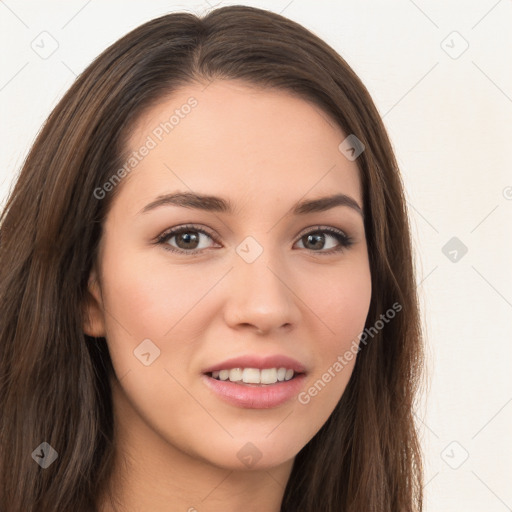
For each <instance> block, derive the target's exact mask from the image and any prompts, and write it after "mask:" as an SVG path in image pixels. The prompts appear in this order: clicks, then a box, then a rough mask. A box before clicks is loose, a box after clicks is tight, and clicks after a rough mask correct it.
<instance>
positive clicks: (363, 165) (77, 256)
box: [0, 6, 422, 512]
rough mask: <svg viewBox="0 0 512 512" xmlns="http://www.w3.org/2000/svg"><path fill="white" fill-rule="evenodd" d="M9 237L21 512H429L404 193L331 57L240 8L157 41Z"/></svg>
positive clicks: (7, 441)
mask: <svg viewBox="0 0 512 512" xmlns="http://www.w3.org/2000/svg"><path fill="white" fill-rule="evenodd" d="M1 222H2V224H1V232H0V233H1V237H0V273H1V280H0V301H1V303H0V304H1V306H0V307H1V311H2V324H1V327H0V329H1V330H0V350H1V362H0V385H1V393H0V412H1V415H0V417H1V419H0V425H1V427H0V428H1V437H0V438H1V450H0V453H1V457H0V477H1V478H0V509H1V510H4V511H8V512H21V511H24V512H27V511H34V512H35V511H36V510H37V511H38V512H50V511H62V510H75V511H90V510H97V511H100V512H107V511H116V510H119V511H121V510H122V511H126V512H128V511H132V510H133V511H135V510H151V511H153V512H159V511H163V510H165V511H174V510H189V511H195V510H197V511H199V512H201V511H214V510H221V509H222V510H224V511H227V510H247V511H269V512H274V511H287V512H296V511H299V510H300V511H328V512H334V511H340V510H344V511H358V512H360V511H362V510H368V511H370V510H371V511H373V510H378V511H390V512H391V511H393V512H395V511H410V510H418V511H419V510H421V501H422V491H421V481H422V466H421V454H420V447H419V443H418V438H417V433H416V430H415V426H414V421H413V403H414V397H415V394H416V392H417V386H418V382H419V377H420V370H421V366H422V349H421V332H420V323H419V313H418V305H417V297H416V291H415V285H414V283H415V280H414V272H413V264H412V255H411V242H410V233H409V227H408V223H407V213H406V209H405V201H404V197H403V190H402V184H401V180H400V176H399V171H398V168H397V164H396V161H395V158H394V155H393V152H392V149H391V145H390V142H389V140H388V137H387V135H386V131H385V129H384V127H383V124H382V121H381V119H380V118H379V115H378V112H377V110H376V108H375V106H374V104H373V102H372V100H371V98H370V96H369V94H368V92H367V90H366V89H365V87H364V86H363V84H362V83H361V81H360V80H359V79H358V77H357V76H356V75H355V74H354V72H353V71H352V70H351V68H350V67H349V66H348V65H347V63H346V62H345V61H344V60H343V59H342V58H341V57H340V56H339V55H338V54H336V53H335V51H334V50H333V49H332V48H330V47H329V46H328V45H326V44H325V43H324V42H323V41H321V40H320V39H318V38H317V37H316V36H315V35H313V34H312V33H310V32H309V31H307V30H306V29H304V28H303V27H301V26H300V25H298V24H296V23H294V22H292V21H290V20H287V19H286V18H284V17H282V16H279V15H277V14H274V13H271V12H268V11H264V10H260V9H255V8H251V7H242V6H232V7H224V8H220V9H217V10H214V11H212V12H211V13H209V14H208V15H206V16H204V17H203V18H198V17H196V16H194V15H192V14H188V13H187V14H185V13H174V14H169V15H166V16H163V17H161V18H158V19H155V20H152V21H150V22H148V23H146V24H144V25H142V26H140V27H138V28H137V29H135V30H133V31H132V32H131V33H129V34H128V35H126V36H125V37H123V38H122V39H120V40H119V41H117V42H116V43H114V44H113V45H112V46H111V47H110V48H108V49H107V50H105V52H103V53H102V54H101V55H100V56H99V57H98V58H97V59H96V60H95V61H94V62H93V63H92V64H91V65H90V66H89V67H88V68H87V69H86V70H85V71H84V72H83V73H82V75H81V76H80V77H79V78H78V79H77V81H76V82H75V84H74V85H73V86H72V87H71V89H70V90H69V91H68V93H67V94H66V95H65V96H64V98H63V99H62V100H61V101H60V102H59V104H58V105H57V107H56V108H55V109H54V111H53V112H52V114H51V115H50V117H49V118H48V121H47V122H46V124H45V126H44V127H43V129H42V131H41V133H40V134H39V136H38V138H37V140H36V142H35V144H34V146H33V148H32V150H31V152H30V154H29V156H28V158H27V160H26V162H25V164H24V167H23V169H22V172H21V174H20V176H19V178H18V180H17V182H16V186H15V187H14V190H13V191H12V193H11V195H10V197H9V199H8V202H7V204H6V207H5V210H4V211H3V214H2V217H1Z"/></svg>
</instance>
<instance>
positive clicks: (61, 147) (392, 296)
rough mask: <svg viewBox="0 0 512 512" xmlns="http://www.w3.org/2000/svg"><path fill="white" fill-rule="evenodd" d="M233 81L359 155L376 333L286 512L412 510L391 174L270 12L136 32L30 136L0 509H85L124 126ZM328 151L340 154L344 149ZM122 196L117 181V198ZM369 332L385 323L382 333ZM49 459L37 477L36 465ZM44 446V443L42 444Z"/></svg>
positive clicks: (317, 67)
mask: <svg viewBox="0 0 512 512" xmlns="http://www.w3.org/2000/svg"><path fill="white" fill-rule="evenodd" d="M214 79H240V80H244V81H245V82H247V83H250V84H254V85H258V86H262V87H268V88H278V89H282V90H286V91H289V92H292V93H294V94H297V95H299V96H300V97H302V98H304V99H306V100H307V101H311V102H314V103H315V104H316V105H317V106H318V107H320V108H321V109H322V110H323V111H324V112H326V113H327V114H329V115H330V116H331V117H332V118H333V119H334V120H336V121H337V123H338V124H339V126H340V127H341V129H342V130H343V132H344V133H345V134H347V135H348V134H353V135H355V136H356V137H357V138H358V139H359V140H360V141H361V142H362V143H363V144H364V145H365V147H366V150H365V151H364V152H363V153H362V154H361V155H360V156H359V157H358V159H357V164H358V166H359V169H360V176H361V182H362V187H363V199H364V210H365V230H366V237H367V244H368V251H369V258H370V269H371V279H372V298H371V304H370V310H369V314H368V318H367V322H366V326H367V327H368V328H369V329H370V328H372V326H374V325H375V324H376V322H378V321H379V319H382V315H384V314H385V312H386V310H388V309H389V308H390V307H391V305H392V304H395V303H398V304H399V305H400V306H401V309H400V313H399V314H397V315H396V317H395V318H394V319H393V320H392V321H389V322H387V323H386V325H385V326H384V327H383V328H382V329H378V330H377V329H375V328H374V331H377V332H375V333H372V336H371V339H368V340H367V342H366V343H365V345H364V347H363V348H362V350H361V351H360V352H359V354H358V356H357V360H356V364H355V368H354V371H353V374H352V376H351V379H350V381H349V383H348V386H347V388H346V390H345V392H344V394H343V396H342V398H341V400H340V401H339V403H338V404H337V406H336V408H335V410H334V411H333V413H332V415H331V416H330V417H329V419H328V421H327V422H326V423H325V425H324V426H323V427H322V428H321V430H320V431H319V432H318V433H317V434H316V435H315V436H314V438H313V439H312V440H311V441H310V442H309V443H308V444H307V445H306V446H305V447H304V448H303V449H302V450H301V451H300V452H299V453H298V455H297V457H296V459H295V462H294V466H293V469H292V473H291V477H290V479H289V481H288V483H287V486H286V490H285V494H284V498H283V503H282V507H281V511H282V512H297V511H301V512H318V511H322V512H334V511H337V512H339V511H340V510H343V511H345V512H350V511H352V512H361V511H365V512H367V511H379V512H385V511H388V512H405V511H411V510H416V511H420V510H421V509H422V462H421V450H420V445H419V442H418V435H417V431H416V428H415V423H414V412H413V408H414V405H415V397H416V393H417V392H418V386H419V384H420V377H421V375H422V373H421V369H422V366H423V349H422V341H421V340H422V335H421V328H420V317H419V308H418V300H417V295H416V288H415V279H414V268H413V259H412V250H411V239H410V231H409V225H408V219H407V211H406V205H405V199H404V194H403V185H402V182H401V178H400V175H399V170H398V166H397V162H396V160H395V157H394V154H393V151H392V147H391V144H390V141H389V139H388V136H387V134H386V130H385V128H384V126H383V123H382V120H381V118H380V116H379V114H378V112H377V110H376V108H375V106H374V104H373V101H372V99H371V98H370V95H369V93H368V91H367V89H366V88H365V87H364V85H363V84H362V83H361V81H360V79H359V78H358V77H357V76H356V74H355V73H354V72H353V71H352V69H351V68H350V67H349V65H348V64H347V63H346V62H345V60H344V59H343V58H342V57H340V56H339V55H338V54H337V53H336V52H335V51H334V50H333V49H332V48H330V47H329V46H328V45H327V44H326V43H324V42H323V41H322V40H321V39H319V38H318V37H317V36H315V35H314V34H312V33H311V32H309V31H308V30H306V29H305V28H303V27H302V26H300V25H298V24H297V23H295V22H293V21H290V20H288V19H286V18H284V17H282V16H280V15H278V14H275V13H272V12H269V11H265V10H261V9H256V8H252V7H244V6H231V7H223V8H219V9H216V10H213V11H211V12H210V13H208V14H207V15H205V16H204V17H202V18H201V17H197V16H195V15H193V14H190V13H173V14H168V15H165V16H162V17H160V18H158V19H154V20H152V21H150V22H147V23H145V24H144V25H142V26H140V27H138V28H136V29H135V30H133V31H132V32H130V33H129V34H127V35H126V36H124V37H123V38H122V39H120V40H119V41H117V42H116V43H114V44H113V45H112V46H110V47H109V48H108V49H106V50H105V51H104V52H103V53H102V54H101V55H100V56H99V57H97V58H96V59H95V60H94V62H93V63H92V64H91V65H90V66H89V67H88V68H87V69H86V70H85V71H84V72H83V73H82V74H81V75H80V76H79V77H78V79H77V80H76V82H75V83H74V84H73V86H72V87H71V88H70V90H69V91H68V92H67V94H66V95H65V96H64V97H63V98H62V100H61V101H60V102H59V104H58V105H57V106H56V107H55V109H54V110H53V112H52V113H51V115H50V116H49V118H48V120H47V121H46V123H45V125H44V126H43V128H42V130H41V132H40V133H39V135H38V137H37V139H36V141H35V143H34V145H33V147H32V149H31V151H30V153H29V155H28V157H27V158H26V161H25V163H24V165H23V168H22V170H21V174H20V175H19V178H18V179H17V182H16V184H15V187H14V189H13V190H12V193H11V194H10V196H9V198H8V201H7V203H6V206H5V209H4V210H3V212H2V214H1V217H0V222H1V231H0V311H1V316H2V317H1V325H0V510H2V511H3V512H36V511H37V512H57V511H59V512H60V511H62V510H74V511H77V512H82V511H84V512H85V511H89V510H94V509H95V506H96V500H97V499H98V496H99V495H100V493H101V492H102V491H103V489H104V485H105V483H106V482H107V481H108V480H109V478H110V476H111V473H112V468H113V453H114V446H113V416H112V398H111V392H110V386H109V375H110V374H111V372H112V364H111V361H110V357H109V353H108V348H107V344H106V340H105V339H104V338H98V339H95V338H90V337H88V336H87V335H85V334H84V333H83V329H82V326H83V320H84V310H83V304H84V301H85V300H86V294H87V284H88V277H89V274H90V271H91V268H92V265H93V263H94V262H95V261H96V258H97V248H98V243H99V240H100V237H101V234H102V224H103V221H104V219H105V216H106V214H107V212H108V210H109V205H110V204H111V202H112V199H113V197H114V195H115V194H116V193H118V192H119V189H120V188H121V187H120V186H119V187H115V188H114V190H113V191H111V192H109V193H108V194H107V195H106V197H105V198H104V199H102V200H98V198H97V197H96V195H95V194H94V191H95V190H96V189H97V187H100V186H101V185H102V184H104V183H106V182H107V181H108V180H109V178H110V177H111V176H112V175H113V174H115V172H116V170H118V169H119V168H120V167H121V166H122V165H123V155H124V153H125V151H126V140H127V139H126V137H127V134H129V132H130V127H131V126H132V125H133V123H134V122H135V121H136V120H137V119H138V118H139V117H140V116H141V114H142V113H143V112H145V111H146V110H147V109H148V108H149V107H151V106H153V105H154V104H156V103H158V101H159V100H161V99H162V98H163V97H164V96H167V95H169V94H171V93H172V92H173V91H175V90H177V89H178V88H180V87H182V86H186V85H187V84H191V83H197V82H199V83H208V81H211V80H214ZM340 142H341V141H340ZM121 185H122V184H121ZM381 323H382V322H381ZM43 442H47V443H48V444H49V445H50V446H51V447H52V448H54V449H55V450H56V452H57V454H58V458H57V460H56V462H54V463H53V464H52V465H51V466H49V467H48V468H46V469H43V468H41V467H40V466H39V465H38V464H36V463H35V462H34V460H35V459H34V460H33V456H31V455H32V453H33V452H34V450H36V449H37V448H38V447H39V446H40V445H41V443H43ZM45 446H46V445H45Z"/></svg>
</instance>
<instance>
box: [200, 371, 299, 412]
mask: <svg viewBox="0 0 512 512" xmlns="http://www.w3.org/2000/svg"><path fill="white" fill-rule="evenodd" d="M280 366H281V367H285V366H286V365H280ZM241 367H243V368H255V367H256V368H258V367H260V368H261V366H258V365H253V366H241ZM270 367H271V368H274V367H275V366H270ZM223 368H224V369H227V367H226V366H224V367H223ZM233 368H237V366H234V367H233ZM288 368H290V366H288ZM201 377H202V379H203V381H204V383H205V384H206V386H208V387H209V388H210V389H211V390H212V391H213V392H214V393H215V394H217V395H218V396H219V397H220V398H221V399H222V400H224V401H226V402H228V403H230V404H232V405H235V406H236V407H242V408H244V409H270V408H272V407H277V406H279V405H282V404H284V403H285V402H287V401H288V400H290V399H292V398H293V397H295V396H297V395H298V393H299V392H300V390H301V388H302V387H303V384H304V379H305V378H306V377H305V375H304V374H300V375H296V376H295V377H293V379H291V380H288V381H283V382H276V383H275V384H267V385H258V384H239V383H238V382H230V381H229V380H217V379H214V378H212V377H210V376H208V375H202V376H201Z"/></svg>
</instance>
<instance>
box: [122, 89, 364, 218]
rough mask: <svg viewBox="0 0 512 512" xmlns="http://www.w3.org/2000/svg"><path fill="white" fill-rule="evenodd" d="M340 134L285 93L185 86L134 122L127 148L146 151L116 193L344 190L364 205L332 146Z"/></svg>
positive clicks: (353, 168)
mask: <svg viewBox="0 0 512 512" xmlns="http://www.w3.org/2000/svg"><path fill="white" fill-rule="evenodd" d="M345 137H346V135H345V134H344V133H343V131H342V130H341V128H340V127H339V126H338V125H337V124H336V123H335V122H334V120H333V119H332V118H331V117H330V116H328V115H327V114H326V113H325V112H324V111H323V110H322V109H320V108H319V107H318V106H316V105H314V104H312V103H311V102H308V101H306V100H304V99H302V98H298V97H297V96H295V95H292V94H291V93H289V92H287V91H283V90H277V89H269V88H258V87H254V86H252V85H249V84H246V83H244V82H239V81H232V80H229V81H228V80H225V81H214V82H212V83H210V84H203V85H199V84H193V85H192V84H191V85H189V86H187V87H184V88H182V89H180V90H178V91H176V92H174V93H173V94H172V95H171V96H169V97H167V98H165V99H162V100H161V101H160V102H159V103H158V104H156V105H155V106H153V107H152V108H151V109H149V110H148V111H147V112H146V113H145V114H144V115H143V116H142V117H141V118H140V119H139V120H138V122H137V123H136V125H135V126H134V127H133V130H132V132H131V134H130V137H129V139H128V147H127V148H126V149H127V153H128V155H130V154H132V153H133V152H139V153H140V150H141V149H142V148H143V147H144V146H146V147H149V148H150V149H149V150H148V151H146V150H144V151H143V152H144V153H145V156H144V157H143V158H141V159H140V161H139V162H137V165H136V166H135V167H134V168H133V170H132V171H131V172H130V176H129V179H128V180H127V183H125V184H124V185H125V186H126V187H124V186H123V188H126V190H125V191H123V192H122V194H121V195H124V196H125V198H131V199H132V201H130V202H131V203H133V202H134V201H135V202H137V201H136V198H135V195H136V196H137V198H140V201H139V202H138V203H137V204H140V202H144V201H147V200H149V199H153V198H154V196H155V194H159V193H168V192H171V191H174V190H180V191H194V192H198V193H204V194H215V195H222V196H228V197H230V198H232V200H233V202H234V203H235V205H236V206H239V204H238V201H241V202H243V203H244V205H246V206H247V208H251V206H253V207H254V208H255V209H258V208H260V207H261V200H263V199H266V200H267V202H268V201H277V202H280V201H283V202H286V203H288V202H289V203H292V202H296V201H297V200H298V199H300V198H302V197H304V196H306V197H308V196H312V197H313V196H318V195H326V194H332V193H334V192H342V193H345V194H350V195H351V196H352V197H353V198H354V199H356V201H357V202H358V203H359V204H360V205H362V198H361V189H360V177H359V169H358V167H357V164H356V163H355V162H354V161H350V160H348V159H347V158H346V157H345V156H344V155H343V154H342V153H341V152H340V150H339V149H338V146H339V145H340V143H341V142H342V141H343V140H344V139H345Z"/></svg>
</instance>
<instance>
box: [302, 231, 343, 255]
mask: <svg viewBox="0 0 512 512" xmlns="http://www.w3.org/2000/svg"><path fill="white" fill-rule="evenodd" d="M329 240H335V241H337V242H338V244H336V243H332V242H329ZM299 242H301V243H302V246H303V247H304V249H308V250H310V251H313V252H319V253H321V254H331V253H333V252H338V251H342V250H343V249H344V248H347V247H349V246H350V245H352V239H351V238H350V237H348V236H347V235H345V234H344V233H343V232H342V231H338V230H334V229H332V228H322V229H317V230H315V231H310V232H309V233H307V234H305V235H303V236H302V237H301V238H300V240H299ZM324 249H328V250H324Z"/></svg>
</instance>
